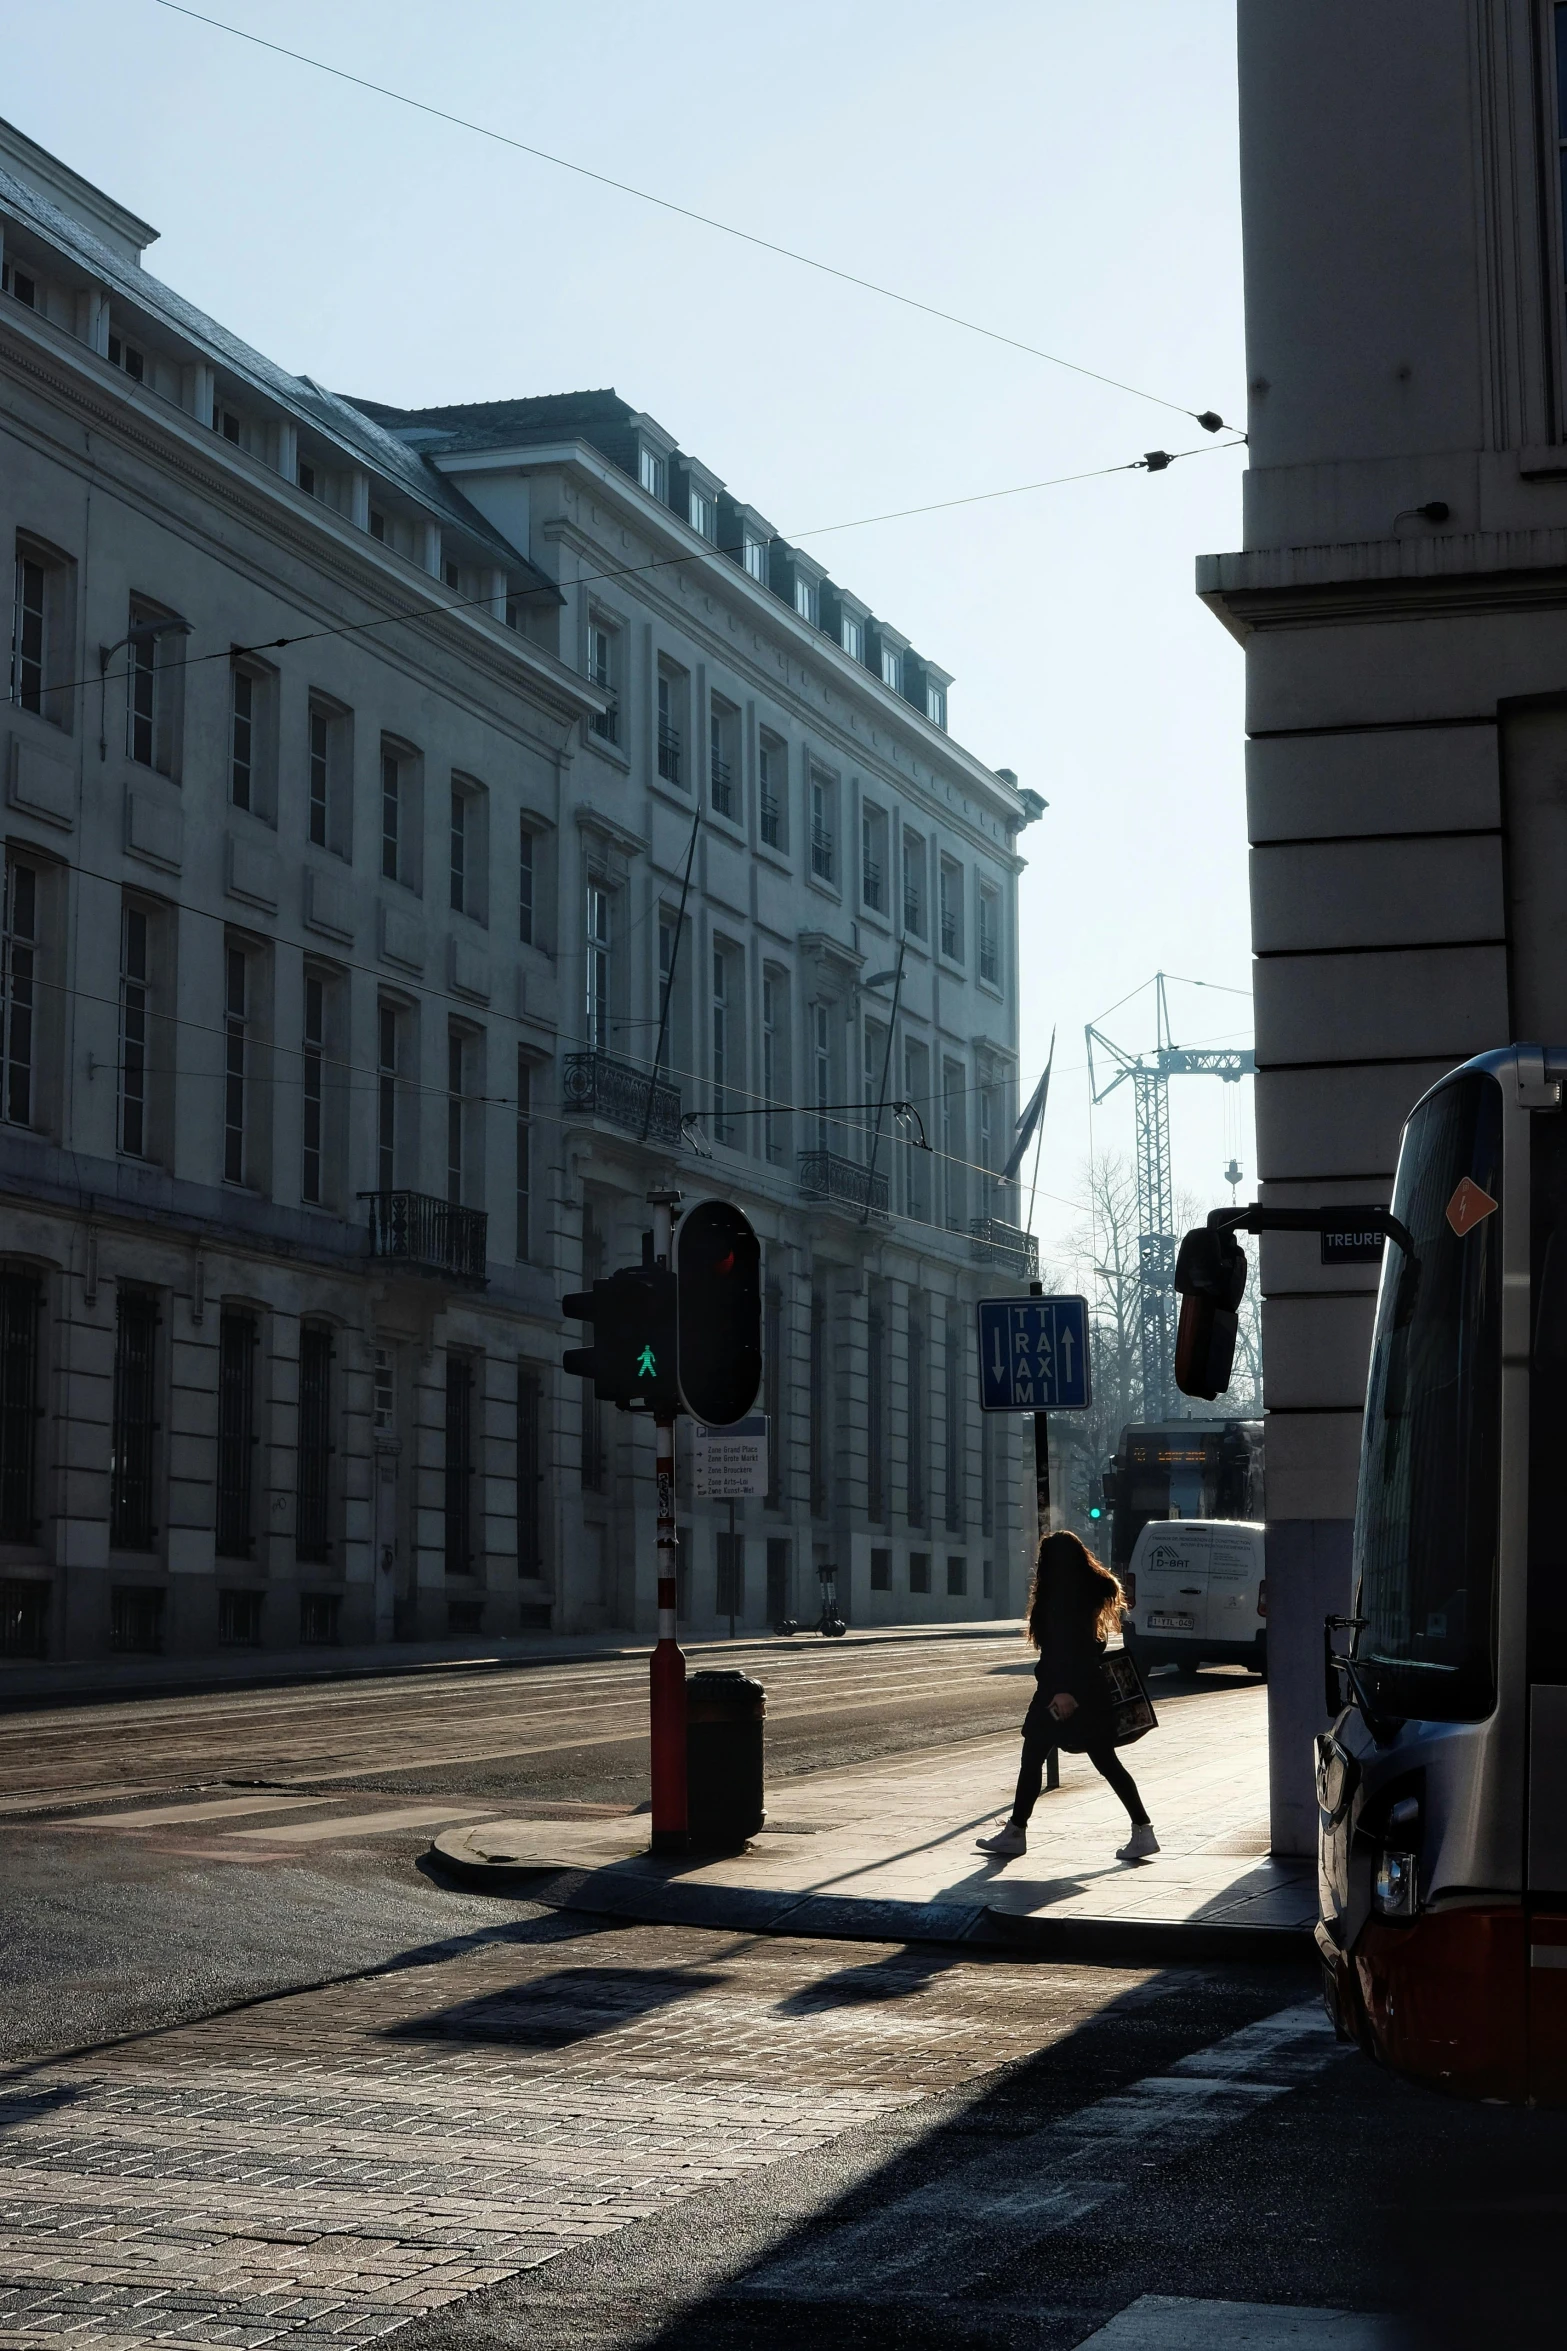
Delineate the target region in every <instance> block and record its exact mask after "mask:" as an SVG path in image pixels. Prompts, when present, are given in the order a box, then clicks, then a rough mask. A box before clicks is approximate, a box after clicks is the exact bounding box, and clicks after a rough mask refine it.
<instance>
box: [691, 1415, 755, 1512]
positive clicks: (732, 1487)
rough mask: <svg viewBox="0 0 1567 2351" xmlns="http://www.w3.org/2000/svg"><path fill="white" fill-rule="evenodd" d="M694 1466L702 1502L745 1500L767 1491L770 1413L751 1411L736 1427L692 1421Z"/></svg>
mask: <svg viewBox="0 0 1567 2351" xmlns="http://www.w3.org/2000/svg"><path fill="white" fill-rule="evenodd" d="M691 1456H692V1460H691V1466H692V1469H693V1471H694V1473H695V1478H696V1492H697V1499H698V1501H700V1502H743V1501H744V1500H745V1498H746V1496H747V1495H749V1494H765V1493H766V1491H767V1415H766V1413H765V1412H748V1413H747V1414H746V1416H745V1418H744V1420H737V1421H736V1422H735V1424H734V1426H733V1428H728V1429H710V1428H706V1427H704V1426H703V1424H702V1422H701V1421H693V1423H692V1425H691Z"/></svg>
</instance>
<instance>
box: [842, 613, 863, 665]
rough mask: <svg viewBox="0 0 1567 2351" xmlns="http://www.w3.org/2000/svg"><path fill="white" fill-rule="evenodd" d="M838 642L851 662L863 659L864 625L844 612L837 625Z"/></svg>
mask: <svg viewBox="0 0 1567 2351" xmlns="http://www.w3.org/2000/svg"><path fill="white" fill-rule="evenodd" d="M838 640H839V643H840V644H841V645H842V647H843V649H844V651H845V653H847V654H848V656H849V659H850V660H851V661H863V660H864V659H865V623H864V621H863V620H856V619H855V617H854V615H853V613H852V612H846V613H844V615H843V616H842V618H841V620H840V621H839V623H838Z"/></svg>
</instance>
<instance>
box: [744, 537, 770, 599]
mask: <svg viewBox="0 0 1567 2351" xmlns="http://www.w3.org/2000/svg"><path fill="white" fill-rule="evenodd" d="M744 557H745V568H746V570H747V571H748V572H749V573H750V575H751V577H752V579H753V580H759V581H760V582H761V584H762V586H763V587H764V588H765V587H766V585H767V541H766V540H765V539H758V538H756V537H754V536H753V534H752V533H751V532H750V531H747V532H746V534H745V547H744Z"/></svg>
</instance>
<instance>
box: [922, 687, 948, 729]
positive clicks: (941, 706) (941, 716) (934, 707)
mask: <svg viewBox="0 0 1567 2351" xmlns="http://www.w3.org/2000/svg"><path fill="white" fill-rule="evenodd" d="M925 716H926V717H927V718H928V719H929V720H930V723H931V725H932V726H933V727H942V728H945V726H946V723H947V689H946V687H945V686H937V685H927V686H926V688H925Z"/></svg>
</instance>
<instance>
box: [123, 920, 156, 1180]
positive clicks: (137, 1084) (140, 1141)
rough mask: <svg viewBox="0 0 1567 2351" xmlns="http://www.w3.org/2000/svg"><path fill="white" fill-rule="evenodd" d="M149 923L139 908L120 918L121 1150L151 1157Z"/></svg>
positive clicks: (143, 1156) (136, 1157) (135, 1155)
mask: <svg viewBox="0 0 1567 2351" xmlns="http://www.w3.org/2000/svg"><path fill="white" fill-rule="evenodd" d="M147 934H148V920H147V916H146V915H145V913H144V912H143V911H142V909H141V908H140V907H139V906H127V907H126V908H125V910H124V913H123V914H122V915H121V918H120V1117H119V1128H120V1149H121V1150H122V1151H124V1152H127V1153H128V1154H129V1155H130V1157H131V1158H132V1159H144V1158H145V1157H146V1155H147V1044H148V1029H149V1026H150V1023H149V1019H148V1015H149V1011H150V1009H151V1006H150V990H149V986H148V981H149V977H150V973H149V969H148V958H147Z"/></svg>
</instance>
